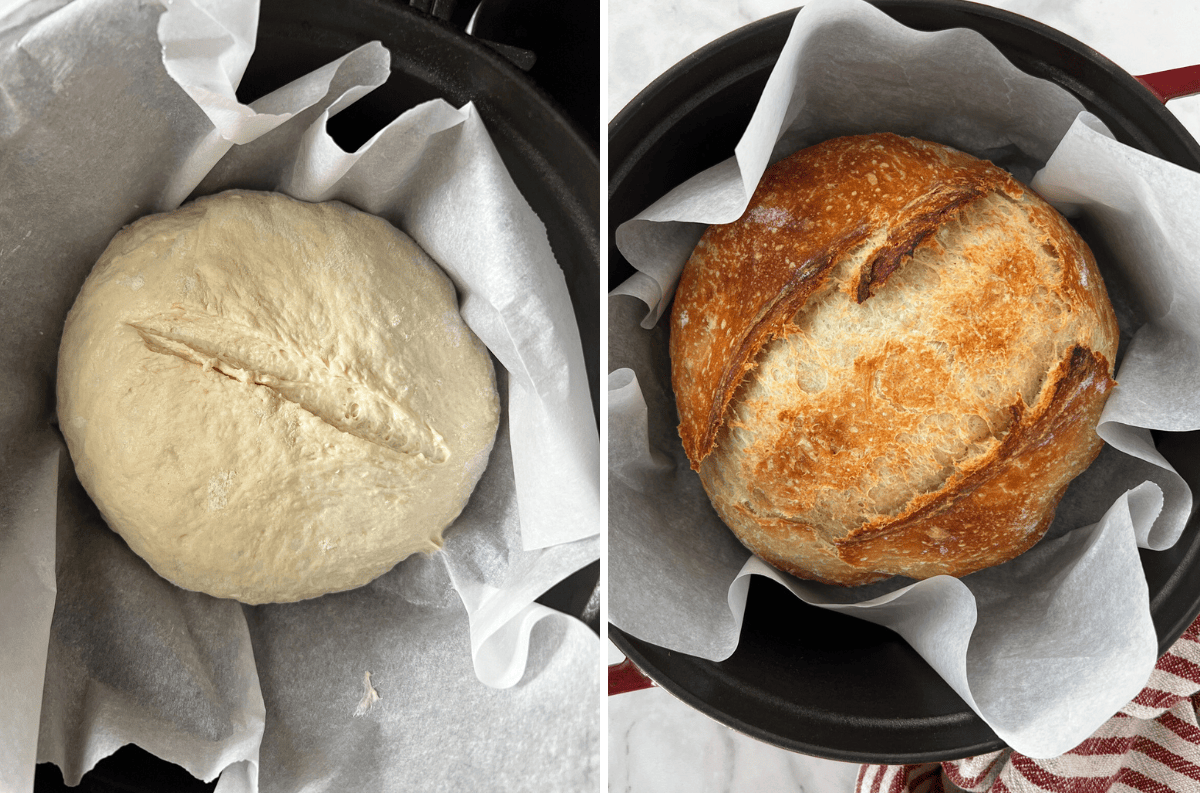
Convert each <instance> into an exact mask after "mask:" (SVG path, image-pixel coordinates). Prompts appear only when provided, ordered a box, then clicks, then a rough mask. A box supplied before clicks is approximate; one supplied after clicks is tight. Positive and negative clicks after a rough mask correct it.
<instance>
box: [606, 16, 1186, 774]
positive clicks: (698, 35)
mask: <svg viewBox="0 0 1200 793" xmlns="http://www.w3.org/2000/svg"><path fill="white" fill-rule="evenodd" d="M797 4H798V3H797V2H796V0H607V8H608V28H607V30H608V66H607V74H608V86H607V97H606V100H607V106H606V118H608V119H611V118H612V117H613V116H615V115H616V114H617V113H618V112H619V111H620V110H621V108H622V107H624V106H625V104H626V103H627V102H628V101H629V100H630V99H632V98H633V97H634V96H635V95H636V94H637V92H638V91H640V90H641V89H642V88H644V87H645V86H646V85H648V84H649V83H650V82H651V81H652V80H653V79H654V78H655V77H657V76H658V75H659V74H661V73H662V72H663V71H665V70H666V69H668V68H670V67H671V66H673V65H674V64H675V63H677V62H678V61H679V60H681V59H682V58H683V57H684V56H686V55H688V54H689V53H691V52H693V51H695V50H696V49H699V48H700V47H702V46H704V45H705V44H707V43H708V42H710V41H713V40H714V39H717V38H719V37H720V36H722V35H724V34H725V33H728V32H729V31H732V30H734V29H736V28H738V27H741V26H742V25H745V24H748V23H750V22H753V21H755V20H758V19H762V18H763V17H766V16H770V15H771V14H774V13H777V12H779V11H783V10H786V9H788V8H793V7H795V6H796V5H797ZM986 4H987V5H992V6H995V7H998V8H1004V9H1006V10H1009V11H1013V12H1015V13H1018V14H1022V15H1024V16H1027V17H1030V18H1032V19H1035V20H1037V21H1039V22H1042V23H1044V24H1046V25H1049V26H1051V27H1054V28H1057V29H1059V30H1061V31H1063V32H1064V33H1067V34H1068V35H1070V36H1073V37H1075V38H1076V39H1079V40H1080V41H1082V42H1084V43H1085V44H1087V45H1089V46H1091V47H1092V48H1093V49H1095V50H1097V51H1098V52H1100V53H1102V54H1103V55H1105V56H1106V57H1108V58H1109V59H1110V60H1112V61H1113V62H1115V63H1116V64H1117V65H1118V66H1121V67H1122V68H1124V69H1126V70H1127V71H1129V72H1130V73H1132V74H1135V75H1141V74H1149V73H1152V72H1157V71H1162V70H1165V69H1172V68H1176V67H1180V66H1190V65H1193V64H1197V63H1200V39H1197V37H1196V31H1197V30H1200V4H1195V3H1192V2H1189V1H1187V0H1147V2H1140V3H1135V2H1130V0H1056V1H1054V2H1052V1H1051V0H995V1H994V2H987V3H986ZM1168 107H1169V108H1170V110H1171V111H1172V112H1174V113H1175V114H1176V115H1177V116H1178V117H1179V119H1180V120H1181V121H1182V122H1183V124H1184V126H1185V127H1187V129H1188V131H1189V132H1191V133H1192V135H1193V136H1194V137H1196V138H1197V139H1200V96H1195V97H1190V98H1185V99H1177V100H1174V101H1172V102H1171V103H1170V104H1169V105H1168ZM621 658H622V656H621V653H620V652H619V651H618V650H617V649H616V648H615V647H614V646H613V645H611V644H610V645H609V661H610V663H611V662H616V661H620V660H621ZM608 756H609V768H608V773H609V790H610V791H621V792H622V793H676V792H677V791H678V793H685V792H686V793H718V792H719V793H744V792H746V791H752V792H753V793H764V792H765V791H772V792H773V791H795V792H796V793H801V792H803V793H849V791H853V789H854V782H855V778H856V776H857V773H858V766H857V765H851V764H847V763H837V762H833V761H829V760H821V759H818V758H812V757H806V756H804V755H799V754H794V753H791V752H787V751H784V750H782V749H776V748H775V747H772V746H769V745H766V744H763V743H760V742H758V741H756V740H754V739H752V738H748V737H746V736H744V735H741V734H739V733H737V732H735V731H733V730H730V729H728V728H726V727H724V726H723V725H720V724H718V723H716V722H714V721H712V720H711V719H709V718H708V717H707V716H704V715H703V714H701V713H699V712H698V711H695V710H693V709H691V708H690V707H688V706H687V705H684V704H683V703H681V702H679V701H678V700H676V699H675V698H673V697H672V696H671V695H669V694H667V693H666V692H664V691H662V690H661V689H650V690H646V691H638V692H634V693H630V694H622V695H619V696H616V697H610V698H609V700H608Z"/></svg>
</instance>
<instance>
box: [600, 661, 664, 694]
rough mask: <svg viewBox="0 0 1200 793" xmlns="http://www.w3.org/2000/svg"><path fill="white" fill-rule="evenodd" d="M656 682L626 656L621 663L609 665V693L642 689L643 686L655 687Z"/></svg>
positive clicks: (622, 692)
mask: <svg viewBox="0 0 1200 793" xmlns="http://www.w3.org/2000/svg"><path fill="white" fill-rule="evenodd" d="M654 686H655V682H654V681H653V680H651V679H650V678H649V677H647V676H646V673H645V672H643V671H642V670H641V669H638V668H637V665H636V664H635V663H634V662H633V661H631V660H629V659H628V658H626V659H625V660H624V661H622V662H621V663H619V664H609V666H608V695H609V696H610V697H611V696H612V695H613V694H625V693H627V692H629V691H641V690H642V689H643V688H654Z"/></svg>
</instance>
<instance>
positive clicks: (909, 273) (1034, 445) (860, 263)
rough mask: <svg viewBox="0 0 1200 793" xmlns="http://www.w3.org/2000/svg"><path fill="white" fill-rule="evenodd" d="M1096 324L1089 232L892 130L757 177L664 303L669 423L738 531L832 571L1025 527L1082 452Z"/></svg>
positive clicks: (1106, 359)
mask: <svg viewBox="0 0 1200 793" xmlns="http://www.w3.org/2000/svg"><path fill="white" fill-rule="evenodd" d="M1117 335H1118V331H1117V324H1116V320H1115V317H1114V315H1113V312H1112V308H1111V306H1110V304H1109V301H1108V296H1107V293H1106V291H1105V287H1104V283H1103V281H1102V279H1101V277H1100V274H1099V272H1098V270H1097V268H1096V264H1095V261H1094V259H1093V257H1092V254H1091V252H1090V251H1089V250H1088V248H1087V246H1086V244H1085V243H1084V242H1083V241H1082V240H1081V239H1080V238H1079V236H1078V235H1077V234H1076V233H1075V231H1074V230H1073V229H1072V228H1071V226H1070V225H1069V224H1068V223H1067V222H1066V221H1065V220H1064V219H1063V218H1062V217H1061V216H1060V215H1059V214H1058V213H1057V212H1056V211H1055V210H1054V209H1053V208H1051V207H1050V206H1049V205H1048V204H1046V203H1045V202H1044V201H1043V200H1042V199H1041V198H1039V197H1038V196H1037V195H1036V194H1034V193H1033V192H1032V191H1031V190H1029V189H1028V188H1026V187H1023V186H1022V185H1021V184H1020V183H1019V182H1017V181H1016V180H1014V179H1013V178H1012V177H1011V176H1009V175H1008V174H1007V173H1006V172H1005V171H1003V170H1002V169H1000V168H997V167H996V166H994V165H992V164H991V163H987V162H985V161H982V160H978V159H975V158H973V157H970V156H969V155H966V154H963V153H961V152H958V151H955V150H953V149H950V148H948V147H946V146H942V145H939V144H935V143H929V142H925V141H920V140H914V139H908V138H902V137H898V136H896V135H891V134H878V135H866V136H857V137H847V138H838V139H834V140H830V141H826V142H825V143H821V144H818V145H817V146H813V147H811V148H808V149H805V150H803V151H800V152H797V153H796V154H794V155H792V156H791V157H789V158H787V159H785V160H783V161H781V162H779V163H777V164H776V165H774V166H772V167H771V168H770V169H768V171H767V172H766V173H765V174H764V176H763V178H762V180H761V181H760V183H759V186H758V188H757V190H756V191H755V194H754V196H753V198H752V200H751V202H750V205H749V206H748V208H747V210H746V212H745V213H744V214H743V216H742V218H741V219H739V220H738V221H736V222H734V223H731V224H726V225H714V226H711V227H709V229H708V231H707V232H706V233H705V235H704V237H703V239H702V240H701V241H700V243H699V245H698V246H697V248H696V250H695V252H694V253H693V255H692V257H691V259H690V260H689V262H688V264H687V266H686V268H685V269H684V272H683V275H682V277H681V279H680V282H679V286H678V288H677V291H676V296H675V303H674V307H673V309H672V315H671V360H672V384H673V387H674V389H675V394H676V402H677V405H678V408H679V414H680V428H679V429H680V436H681V438H682V440H683V444H684V448H685V450H686V451H687V454H688V456H689V459H690V460H691V462H692V466H693V468H695V469H697V470H698V471H699V472H700V477H701V480H702V482H703V483H704V486H705V489H706V490H707V492H708V494H709V496H710V498H711V500H712V502H713V505H714V507H715V508H716V510H717V512H718V513H719V514H720V516H721V518H722V519H723V520H724V521H725V522H726V523H727V524H728V525H729V526H730V528H731V529H732V530H733V531H734V532H735V534H737V536H738V537H739V539H741V541H742V542H743V543H744V544H745V545H747V547H749V548H750V549H751V550H753V551H754V552H755V553H757V554H759V555H760V556H762V557H763V558H764V559H765V560H766V561H768V562H770V563H772V564H774V565H776V566H777V567H780V568H782V569H785V570H788V571H790V572H792V573H794V574H796V575H799V576H802V577H805V578H810V579H815V580H819V581H825V582H829V583H837V584H844V585H857V584H863V583H869V582H871V581H875V580H879V579H881V578H885V577H888V576H891V575H905V576H910V577H913V578H927V577H930V576H933V575H938V574H949V575H965V574H967V573H971V572H974V571H976V570H979V569H982V568H984V567H988V566H991V565H995V564H999V563H1001V562H1004V561H1007V560H1009V559H1011V558H1013V557H1015V556H1017V555H1018V554H1020V553H1022V552H1024V551H1025V550H1027V549H1028V548H1029V547H1031V546H1032V545H1033V544H1034V543H1035V542H1037V540H1038V539H1040V537H1041V536H1042V534H1044V532H1045V530H1046V528H1047V527H1048V526H1049V524H1050V522H1051V520H1052V518H1053V515H1054V510H1055V507H1056V506H1057V504H1058V501H1059V499H1060V498H1061V496H1062V493H1063V491H1064V490H1065V488H1066V486H1067V484H1068V483H1069V482H1070V481H1071V479H1073V478H1074V477H1075V476H1076V475H1078V474H1079V473H1080V472H1081V471H1082V470H1083V469H1084V468H1086V467H1087V466H1088V465H1089V464H1090V463H1091V461H1092V460H1093V459H1094V458H1095V456H1096V454H1098V453H1099V450H1100V447H1101V446H1102V441H1101V440H1100V438H1099V436H1097V435H1096V433H1095V426H1096V422H1097V419H1098V418H1099V414H1100V411H1101V409H1102V408H1103V405H1104V401H1105V399H1106V398H1107V395H1108V392H1109V391H1110V390H1111V388H1112V386H1113V385H1114V382H1113V380H1112V364H1113V360H1114V358H1115V354H1116V347H1117Z"/></svg>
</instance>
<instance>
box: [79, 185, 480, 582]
mask: <svg viewBox="0 0 1200 793" xmlns="http://www.w3.org/2000/svg"><path fill="white" fill-rule="evenodd" d="M58 412H59V419H60V426H61V427H62V430H63V434H64V436H65V437H66V440H67V444H68V446H69V448H70V451H71V456H72V460H73V461H74V463H75V469H76V472H77V473H78V475H79V479H80V481H81V482H82V483H83V485H84V487H85V488H86V489H87V491H88V493H89V494H90V495H91V496H92V499H93V500H94V501H95V502H96V505H97V506H98V507H99V509H100V512H101V513H102V514H103V515H104V518H105V520H106V521H107V522H108V524H109V525H110V526H111V527H112V528H113V529H114V530H116V531H117V532H118V533H120V534H121V535H122V536H123V537H124V538H125V540H126V542H128V543H129V546H130V547H131V548H132V549H133V550H134V551H135V552H136V553H138V554H139V555H140V556H142V558H144V559H145V560H146V561H147V562H148V563H149V564H150V566H151V567H153V568H154V569H155V570H156V571H157V572H158V573H159V574H161V575H162V576H163V577H165V578H167V579H169V580H171V581H173V582H175V583H176V584H178V585H180V586H182V587H185V588H187V589H193V590H198V591H202V592H207V593H209V594H211V595H216V596H218V597H229V598H236V599H238V600H242V601H244V602H247V603H264V602H285V601H293V600H300V599H304V598H310V597H315V596H317V595H321V594H325V593H328V592H337V591H341V590H345V589H350V588H353V587H357V586H361V585H363V584H365V583H367V582H369V581H371V580H372V579H374V578H376V577H377V576H379V575H381V574H382V573H384V572H386V571H387V570H389V569H391V568H392V567H393V566H394V565H395V564H396V563H397V562H398V561H400V560H401V559H403V558H405V557H407V556H408V555H410V554H412V553H416V552H421V551H425V552H428V551H433V550H436V549H437V548H439V547H441V543H442V532H443V530H444V529H445V528H446V527H447V526H448V525H449V524H450V523H451V522H452V521H453V520H454V519H455V517H457V516H458V514H459V512H460V511H461V510H462V509H463V507H464V505H465V504H466V502H467V500H468V498H469V497H470V494H471V492H472V490H473V489H474V487H475V484H476V482H477V481H478V479H479V477H480V475H481V474H482V472H483V469H484V467H485V465H486V463H487V458H488V454H489V452H490V450H491V447H492V443H493V440H494V437H495V433H496V427H497V422H498V419H499V402H498V398H497V395H496V389H495V374H494V371H493V368H492V362H491V358H490V356H489V355H488V352H487V350H486V349H485V348H484V346H483V344H482V343H481V342H480V341H479V340H478V338H476V337H475V335H474V334H473V333H472V332H471V331H470V330H469V329H468V328H467V326H466V325H465V324H464V323H463V321H462V318H461V316H460V315H459V313H458V304H457V297H456V295H455V291H454V287H453V285H452V284H451V283H450V280H449V279H448V278H447V277H446V275H445V274H444V273H442V272H441V270H440V269H438V267H437V265H435V264H434V263H433V261H432V260H431V259H430V258H429V257H428V256H427V255H426V254H425V253H424V252H423V251H421V249H420V248H419V247H418V246H417V245H416V243H415V242H413V241H412V240H411V239H409V238H408V237H407V236H406V235H404V234H403V233H401V232H400V231H398V230H397V229H395V228H394V227H392V226H391V225H389V224H388V223H386V222H385V221H383V220H381V219H380V218H377V217H374V216H372V215H369V214H366V213H363V212H358V211H357V210H355V209H353V208H352V207H349V206H347V205H345V204H341V203H338V202H328V203H324V204H309V203H305V202H301V201H295V200H293V199H290V198H287V197H286V196H283V195H279V194H274V193H255V192H243V191H230V192H227V193H222V194H220V195H217V196H212V197H209V198H202V199H200V200H198V201H195V202H194V203H192V204H188V205H186V206H184V207H181V208H180V209H179V210H177V211H175V212H171V213H167V214H162V215H154V216H151V217H147V218H143V219H141V220H139V221H137V222H136V223H134V224H132V225H130V226H129V227H127V228H126V229H124V230H123V231H121V232H120V233H119V234H118V235H117V236H116V238H114V239H113V241H112V243H111V244H110V245H109V247H108V249H107V250H106V251H105V252H104V254H103V255H102V256H101V258H100V260H99V261H98V262H97V264H96V266H95V267H94V269H93V271H92V273H91V274H90V275H89V276H88V279H87V281H86V282H85V284H84V286H83V289H82V291H81V292H80V295H79V297H78V298H77V300H76V302H75V305H74V307H73V308H72V309H71V312H70V314H69V315H68V318H67V322H66V326H65V329H64V333H63V341H62V347H61V350H60V356H59V372H58Z"/></svg>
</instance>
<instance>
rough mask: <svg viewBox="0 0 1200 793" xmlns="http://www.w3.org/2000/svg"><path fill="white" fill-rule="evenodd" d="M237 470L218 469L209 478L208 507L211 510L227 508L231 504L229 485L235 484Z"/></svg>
mask: <svg viewBox="0 0 1200 793" xmlns="http://www.w3.org/2000/svg"><path fill="white" fill-rule="evenodd" d="M235 473H237V472H236V471H218V472H217V473H215V474H213V475H212V476H210V477H209V479H208V509H209V511H210V512H216V511H218V510H222V509H225V507H226V506H228V505H229V487H230V485H232V484H233V475H234V474H235Z"/></svg>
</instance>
